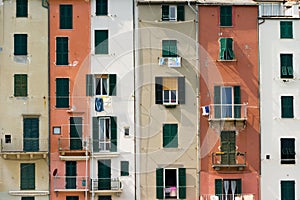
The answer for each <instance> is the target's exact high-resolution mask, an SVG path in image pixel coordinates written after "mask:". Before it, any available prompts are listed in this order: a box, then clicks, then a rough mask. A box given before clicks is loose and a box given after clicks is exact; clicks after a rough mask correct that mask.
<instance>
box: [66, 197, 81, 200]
mask: <svg viewBox="0 0 300 200" xmlns="http://www.w3.org/2000/svg"><path fill="white" fill-rule="evenodd" d="M66 200H79V197H78V196H66Z"/></svg>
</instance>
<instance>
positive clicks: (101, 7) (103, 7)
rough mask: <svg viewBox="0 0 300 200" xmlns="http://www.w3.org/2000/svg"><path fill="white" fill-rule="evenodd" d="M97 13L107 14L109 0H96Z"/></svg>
mask: <svg viewBox="0 0 300 200" xmlns="http://www.w3.org/2000/svg"><path fill="white" fill-rule="evenodd" d="M96 15H107V0H96Z"/></svg>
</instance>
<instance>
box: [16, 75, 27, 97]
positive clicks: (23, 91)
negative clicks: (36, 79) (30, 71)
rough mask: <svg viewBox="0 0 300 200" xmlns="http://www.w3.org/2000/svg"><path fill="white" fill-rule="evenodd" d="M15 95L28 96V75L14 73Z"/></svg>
mask: <svg viewBox="0 0 300 200" xmlns="http://www.w3.org/2000/svg"><path fill="white" fill-rule="evenodd" d="M14 96H15V97H27V96H28V75H27V74H14Z"/></svg>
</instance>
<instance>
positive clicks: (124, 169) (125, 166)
mask: <svg viewBox="0 0 300 200" xmlns="http://www.w3.org/2000/svg"><path fill="white" fill-rule="evenodd" d="M121 176H129V162H128V161H121Z"/></svg>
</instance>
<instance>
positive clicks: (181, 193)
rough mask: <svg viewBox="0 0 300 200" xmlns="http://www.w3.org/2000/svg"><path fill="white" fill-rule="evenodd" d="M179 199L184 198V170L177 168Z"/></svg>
mask: <svg viewBox="0 0 300 200" xmlns="http://www.w3.org/2000/svg"><path fill="white" fill-rule="evenodd" d="M178 170H179V177H178V178H179V198H180V199H185V198H186V169H185V168H179V169H178Z"/></svg>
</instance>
